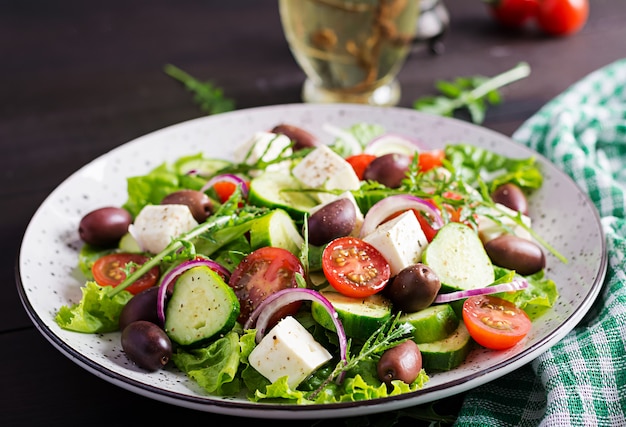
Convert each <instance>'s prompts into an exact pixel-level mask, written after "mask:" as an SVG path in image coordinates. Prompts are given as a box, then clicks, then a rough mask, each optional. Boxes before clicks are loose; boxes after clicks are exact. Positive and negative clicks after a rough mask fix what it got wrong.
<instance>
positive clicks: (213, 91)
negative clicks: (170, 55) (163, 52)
mask: <svg viewBox="0 0 626 427" xmlns="http://www.w3.org/2000/svg"><path fill="white" fill-rule="evenodd" d="M165 72H166V73H167V75H169V76H170V77H173V78H174V79H176V80H178V81H179V82H181V83H183V84H184V85H185V87H186V88H187V90H189V91H190V92H193V93H194V98H193V99H194V101H195V102H196V104H198V106H199V107H200V109H201V110H202V111H204V112H205V113H206V114H218V113H225V112H228V111H232V110H234V109H235V102H234V101H233V100H232V99H230V98H227V97H225V96H224V92H223V90H222V89H221V88H219V87H217V86H215V85H214V84H213V83H212V82H210V81H205V82H202V81H199V80H197V79H196V78H195V77H193V76H191V75H189V74H187V73H186V72H185V71H183V70H181V69H180V68H178V67H176V66H174V65H171V64H167V65H166V66H165Z"/></svg>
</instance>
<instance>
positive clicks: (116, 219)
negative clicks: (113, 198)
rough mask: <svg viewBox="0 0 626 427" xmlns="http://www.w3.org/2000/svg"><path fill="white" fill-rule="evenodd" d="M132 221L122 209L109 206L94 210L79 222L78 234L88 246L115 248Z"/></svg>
mask: <svg viewBox="0 0 626 427" xmlns="http://www.w3.org/2000/svg"><path fill="white" fill-rule="evenodd" d="M132 220H133V219H132V217H131V215H130V213H128V211H127V210H125V209H122V208H118V207H112V206H109V207H104V208H100V209H96V210H94V211H91V212H89V213H88V214H87V215H85V216H84V217H83V218H82V219H81V220H80V224H79V225H78V234H79V236H80V238H81V239H82V240H83V241H84V242H85V243H89V244H90V245H95V246H102V247H110V246H115V245H117V244H118V242H119V241H120V239H121V238H122V236H124V234H126V233H127V232H128V226H129V225H130V224H131V223H132Z"/></svg>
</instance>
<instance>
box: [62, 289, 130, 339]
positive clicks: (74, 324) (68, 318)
mask: <svg viewBox="0 0 626 427" xmlns="http://www.w3.org/2000/svg"><path fill="white" fill-rule="evenodd" d="M109 289H112V288H110V287H100V286H98V284H97V283H96V282H93V281H88V282H87V283H86V284H85V286H84V287H82V288H81V292H82V294H83V296H82V299H81V301H80V302H79V303H77V304H74V305H72V306H71V307H68V306H62V307H61V308H60V309H59V311H58V312H57V314H56V316H55V318H54V319H55V321H56V322H57V324H58V325H59V326H60V327H61V328H63V329H67V330H70V331H75V332H84V333H88V334H95V333H104V332H113V331H117V330H118V329H119V324H118V323H119V318H120V313H121V312H122V308H124V306H125V305H126V303H127V302H128V301H129V300H130V299H131V298H132V297H133V295H132V294H131V293H130V292H128V291H121V292H119V293H118V294H116V295H115V296H113V297H111V296H110V295H109V293H108V291H109Z"/></svg>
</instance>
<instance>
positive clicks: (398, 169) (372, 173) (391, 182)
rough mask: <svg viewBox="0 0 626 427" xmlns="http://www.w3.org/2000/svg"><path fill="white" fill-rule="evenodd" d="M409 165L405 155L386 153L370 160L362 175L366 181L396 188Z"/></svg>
mask: <svg viewBox="0 0 626 427" xmlns="http://www.w3.org/2000/svg"><path fill="white" fill-rule="evenodd" d="M410 165H411V158H410V157H409V156H407V155H406V154H400V153H388V154H383V155H382V156H379V157H377V158H375V159H374V160H372V162H371V163H370V164H369V165H368V166H367V168H366V169H365V172H364V173H363V178H364V179H366V180H371V181H377V182H380V183H381V184H383V185H386V186H387V187H389V188H398V187H399V186H400V184H402V180H403V179H404V178H406V173H407V171H408V170H409V166H410Z"/></svg>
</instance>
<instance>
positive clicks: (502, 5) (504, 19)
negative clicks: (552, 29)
mask: <svg viewBox="0 0 626 427" xmlns="http://www.w3.org/2000/svg"><path fill="white" fill-rule="evenodd" d="M488 5H489V10H490V12H491V15H492V16H493V17H494V18H495V19H496V21H497V22H498V23H500V24H502V25H503V26H505V27H509V28H518V27H521V26H522V25H524V24H525V23H526V22H528V21H529V20H530V19H531V18H534V17H535V16H537V10H538V9H539V2H538V0H495V1H490V2H488Z"/></svg>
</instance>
